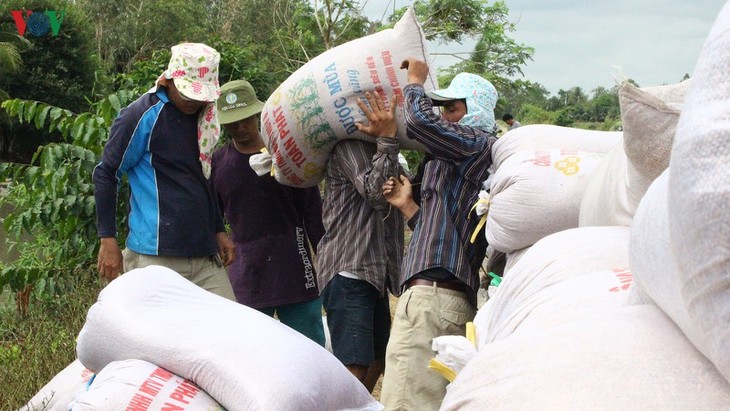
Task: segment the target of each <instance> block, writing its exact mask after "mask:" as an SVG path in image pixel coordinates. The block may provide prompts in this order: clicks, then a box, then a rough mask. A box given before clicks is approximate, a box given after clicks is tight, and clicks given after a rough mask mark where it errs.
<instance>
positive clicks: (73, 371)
mask: <svg viewBox="0 0 730 411" xmlns="http://www.w3.org/2000/svg"><path fill="white" fill-rule="evenodd" d="M92 375H94V372H93V371H91V370H89V369H87V368H86V367H84V366H83V365H82V364H81V362H80V361H79V360H74V361H72V362H71V363H70V364H69V365H68V366H66V368H64V369H63V370H61V371H60V372H59V373H58V374H56V375H55V376H54V377H53V378H52V379H51V380H50V381H48V383H47V384H46V385H44V386H43V388H41V389H40V391H38V393H37V394H36V395H34V396H33V398H31V399H30V401H28V404H26V405H25V406H23V407H20V409H19V410H18V411H68V409H69V404H71V402H72V401H73V400H74V398H76V396H77V395H78V394H80V393H81V392H83V391H84V389H85V386H86V384H87V383H88V382H89V379H90V378H91V376H92Z"/></svg>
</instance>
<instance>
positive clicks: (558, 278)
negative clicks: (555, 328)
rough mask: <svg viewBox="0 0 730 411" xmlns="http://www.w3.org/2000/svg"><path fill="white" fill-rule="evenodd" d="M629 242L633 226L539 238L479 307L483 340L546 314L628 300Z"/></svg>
mask: <svg viewBox="0 0 730 411" xmlns="http://www.w3.org/2000/svg"><path fill="white" fill-rule="evenodd" d="M628 243H629V228H627V227H585V228H576V229H571V230H566V231H562V232H559V233H556V234H552V235H550V236H548V237H545V238H543V239H542V240H540V241H538V242H537V243H536V244H535V245H533V246H532V247H531V248H530V249H528V250H527V251H526V252H525V253H524V254H523V255H522V256H521V257H520V258H519V261H518V262H517V263H516V264H515V265H514V266H513V267H512V268H511V269H510V270H509V271H508V272H507V273H506V274H505V277H504V279H503V280H502V283H501V284H500V285H499V287H497V292H496V293H495V295H494V296H493V297H491V298H490V299H489V301H488V302H487V304H486V305H485V306H484V307H482V308H481V309H480V310H479V311H478V312H477V315H476V317H475V319H474V326H475V329H476V333H477V346H478V347H480V349H481V347H483V346H484V345H486V344H489V343H492V342H494V341H498V340H501V339H504V338H507V337H509V336H510V335H511V334H512V333H514V332H515V330H517V329H518V328H519V327H521V326H522V325H523V324H524V323H526V322H528V323H529V322H530V321H534V320H537V321H544V319H543V318H542V317H543V316H545V315H547V316H553V315H562V314H560V313H564V312H571V311H573V310H579V311H580V310H584V309H585V308H586V307H587V306H591V307H594V308H596V307H602V306H605V305H622V304H624V303H625V301H626V299H627V292H626V291H627V290H628V289H629V286H630V284H631V282H632V277H631V272H630V271H629V254H628ZM570 290H574V291H570ZM555 313H559V314H555Z"/></svg>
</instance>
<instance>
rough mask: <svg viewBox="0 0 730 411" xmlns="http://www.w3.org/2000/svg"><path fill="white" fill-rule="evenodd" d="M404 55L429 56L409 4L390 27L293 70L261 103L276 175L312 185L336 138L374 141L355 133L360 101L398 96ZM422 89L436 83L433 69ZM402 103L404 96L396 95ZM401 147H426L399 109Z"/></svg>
mask: <svg viewBox="0 0 730 411" xmlns="http://www.w3.org/2000/svg"><path fill="white" fill-rule="evenodd" d="M407 58H417V59H420V60H423V61H426V62H429V61H430V58H429V55H428V51H427V50H426V40H425V37H424V35H423V31H422V30H421V27H420V25H419V24H418V21H417V20H416V16H415V14H414V12H413V9H412V8H410V9H409V10H408V11H407V12H406V13H405V14H404V15H403V17H402V18H401V19H400V21H398V23H396V25H395V26H394V27H393V28H392V29H388V30H383V31H381V32H378V33H375V34H372V35H369V36H366V37H362V38H359V39H356V40H352V41H350V42H347V43H345V44H342V45H340V46H338V47H335V48H333V49H330V50H328V51H326V52H324V53H322V54H320V55H319V56H317V57H315V58H314V59H312V60H311V61H309V62H308V63H307V64H305V65H303V66H302V67H300V68H299V69H298V70H297V71H295V72H294V73H293V74H292V75H291V76H290V77H289V78H288V79H287V80H285V81H284V82H283V83H282V84H281V85H280V86H279V87H278V88H277V89H276V90H275V91H274V92H273V93H272V94H271V96H270V97H269V99H268V100H266V104H265V106H264V110H263V112H262V113H261V128H262V135H263V137H264V141H265V143H266V146H267V148H268V151H269V153H270V154H271V157H272V165H273V172H274V176H275V178H276V180H277V181H279V182H280V183H282V184H285V185H289V186H294V187H311V186H314V185H316V184H317V183H319V181H321V180H322V178H323V177H324V169H325V166H326V164H327V159H328V158H329V154H330V152H331V151H332V149H333V148H334V146H335V144H337V142H338V141H340V140H343V139H351V138H354V139H359V140H365V141H372V142H375V139H374V138H372V137H370V136H368V135H366V134H364V133H362V132H360V131H358V129H357V127H356V126H355V123H356V122H362V123H365V124H367V119H366V118H365V115H364V114H363V113H362V112H361V111H360V109H359V107H358V106H357V98H358V97H360V98H362V99H363V100H365V92H368V91H369V92H373V93H374V94H377V95H378V96H379V98H383V99H384V100H387V101H388V103H389V101H390V97H391V96H392V95H394V94H395V95H398V96H399V97H402V95H403V87H405V86H406V85H407V84H408V82H407V71H406V70H401V69H400V64H401V62H402V61H403V60H405V59H407ZM424 87H425V88H426V91H430V90H434V89H436V88H437V87H438V84H437V83H436V76H435V75H434V73H433V72H432V73H430V75H429V77H428V79H427V81H426V84H425V85H424ZM400 101H401V103H400V104H402V99H400ZM397 122H398V140H399V142H400V145H401V148H405V149H415V150H421V151H424V148H423V146H421V145H420V144H419V143H417V142H416V141H414V140H410V139H408V138H407V137H406V132H405V122H404V118H403V113H402V110H398V111H397Z"/></svg>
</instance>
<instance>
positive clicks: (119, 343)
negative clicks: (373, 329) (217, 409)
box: [76, 266, 382, 411]
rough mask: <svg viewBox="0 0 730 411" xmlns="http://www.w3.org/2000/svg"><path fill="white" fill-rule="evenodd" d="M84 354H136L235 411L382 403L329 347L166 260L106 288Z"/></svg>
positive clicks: (82, 344)
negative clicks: (191, 277)
mask: <svg viewBox="0 0 730 411" xmlns="http://www.w3.org/2000/svg"><path fill="white" fill-rule="evenodd" d="M76 350H77V353H78V357H79V360H80V361H81V362H82V363H83V364H84V365H85V366H87V367H89V368H90V369H93V370H103V369H104V368H105V367H106V366H108V365H109V364H110V363H112V362H114V361H122V360H128V359H139V360H144V361H147V362H149V363H152V364H155V365H157V366H159V367H162V368H164V369H165V370H168V371H169V372H171V373H174V374H176V375H179V376H180V377H183V378H185V379H187V380H189V381H192V382H193V383H195V384H196V385H197V386H198V387H200V388H201V389H203V390H204V391H205V392H206V393H208V394H209V395H210V396H211V397H212V398H214V399H215V400H216V401H217V402H218V403H220V404H221V405H222V406H224V407H225V408H226V409H228V410H230V411H236V410H379V409H382V404H380V403H379V402H377V401H376V400H375V399H374V398H373V397H372V396H371V395H370V393H369V392H368V391H367V390H366V389H365V387H364V386H363V385H362V384H361V383H360V381H358V380H357V379H356V378H355V377H354V376H353V375H352V374H351V373H350V372H349V371H348V370H347V369H346V368H345V367H344V366H343V365H342V363H340V362H339V361H338V360H337V359H336V358H335V357H334V356H333V355H332V354H330V353H329V352H327V350H325V349H324V348H323V347H321V346H319V345H318V344H316V343H314V342H313V341H311V340H310V339H308V338H307V337H305V336H303V335H302V334H300V333H298V332H296V331H294V330H292V329H291V328H289V327H287V326H285V325H283V324H281V323H280V322H278V321H276V320H274V319H273V318H271V317H268V316H266V315H264V314H262V313H260V312H258V311H256V310H253V309H251V308H248V307H246V306H244V305H241V304H238V303H235V302H232V301H229V300H227V299H225V298H222V297H219V296H217V295H215V294H212V293H210V292H207V291H205V290H203V289H201V288H200V287H197V286H196V285H195V284H193V283H191V282H189V281H188V280H186V279H184V278H182V277H181V276H180V275H178V274H177V273H175V272H174V271H172V270H169V269H167V268H164V267H160V266H149V267H146V268H142V269H136V270H132V271H130V272H128V273H126V274H124V275H122V276H121V277H119V278H117V279H115V280H114V281H112V282H111V283H110V284H109V285H108V286H107V287H105V288H104V289H103V290H102V291H101V293H100V294H99V299H98V301H97V302H96V303H95V304H94V305H93V306H92V307H91V308H90V309H89V313H88V315H87V318H86V323H85V324H84V327H83V328H82V330H81V332H80V334H79V337H78V343H77V347H76Z"/></svg>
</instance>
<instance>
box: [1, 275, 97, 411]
mask: <svg viewBox="0 0 730 411" xmlns="http://www.w3.org/2000/svg"><path fill="white" fill-rule="evenodd" d="M66 280H67V281H66V283H65V287H66V289H67V290H68V292H67V293H66V294H65V295H64V296H54V297H48V298H43V299H38V298H31V303H30V306H29V307H28V311H27V312H26V313H25V314H23V315H21V314H19V313H17V312H16V311H15V310H14V309H13V307H9V306H2V305H0V381H2V390H0V409H3V410H16V409H19V408H20V407H21V406H23V405H25V403H26V402H27V401H28V400H29V399H31V398H32V397H33V395H35V394H36V393H37V392H38V391H39V390H40V389H41V387H43V386H44V385H45V384H46V383H47V382H48V381H50V380H51V378H53V376H54V375H56V374H57V373H58V372H59V371H61V370H62V369H64V368H65V367H66V366H67V365H68V364H69V363H71V362H72V361H73V360H74V359H75V358H76V350H75V348H76V343H75V338H76V335H78V333H79V331H80V330H81V327H82V326H83V324H84V320H85V319H86V313H87V311H88V309H89V307H90V306H91V305H92V304H93V303H94V301H95V300H96V297H97V296H98V294H99V291H100V290H101V288H102V286H103V284H102V283H101V282H100V280H99V279H98V275H97V274H96V272H95V271H91V270H86V271H78V272H75V273H74V275H73V276H68V277H66Z"/></svg>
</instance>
